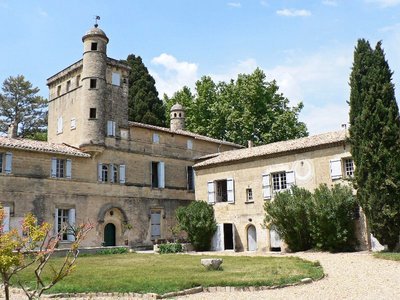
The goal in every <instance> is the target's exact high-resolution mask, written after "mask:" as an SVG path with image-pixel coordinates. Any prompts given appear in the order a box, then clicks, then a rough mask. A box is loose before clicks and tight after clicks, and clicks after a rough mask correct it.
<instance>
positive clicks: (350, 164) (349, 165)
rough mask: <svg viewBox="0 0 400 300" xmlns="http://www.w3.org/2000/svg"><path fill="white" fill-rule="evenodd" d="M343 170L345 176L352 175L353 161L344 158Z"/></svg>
mask: <svg viewBox="0 0 400 300" xmlns="http://www.w3.org/2000/svg"><path fill="white" fill-rule="evenodd" d="M344 171H345V174H346V177H353V176H354V162H353V159H351V158H346V159H345V160H344Z"/></svg>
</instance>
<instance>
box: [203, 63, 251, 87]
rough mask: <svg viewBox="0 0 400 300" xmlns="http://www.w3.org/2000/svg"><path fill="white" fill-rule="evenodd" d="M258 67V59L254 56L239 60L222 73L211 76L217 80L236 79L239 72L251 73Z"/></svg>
mask: <svg viewBox="0 0 400 300" xmlns="http://www.w3.org/2000/svg"><path fill="white" fill-rule="evenodd" d="M256 68H257V61H256V60H255V59H253V58H248V59H245V60H239V61H238V62H236V64H234V65H233V66H231V67H229V68H228V69H226V70H223V72H221V73H214V74H209V76H210V77H211V78H212V79H213V80H214V81H215V82H220V81H230V80H231V79H236V78H237V76H238V74H250V73H253V71H254V70H255V69H256Z"/></svg>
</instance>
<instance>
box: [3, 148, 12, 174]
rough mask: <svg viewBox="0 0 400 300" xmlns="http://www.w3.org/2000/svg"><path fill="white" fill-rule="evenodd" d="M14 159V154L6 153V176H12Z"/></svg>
mask: <svg viewBox="0 0 400 300" xmlns="http://www.w3.org/2000/svg"><path fill="white" fill-rule="evenodd" d="M12 158H13V154H12V153H11V152H7V153H6V165H5V168H4V171H5V172H6V174H11V169H12ZM0 167H1V166H0Z"/></svg>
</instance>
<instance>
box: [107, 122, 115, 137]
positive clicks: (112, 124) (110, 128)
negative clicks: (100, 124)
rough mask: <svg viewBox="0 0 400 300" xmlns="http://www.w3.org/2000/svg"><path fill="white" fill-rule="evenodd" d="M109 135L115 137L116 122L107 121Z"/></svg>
mask: <svg viewBox="0 0 400 300" xmlns="http://www.w3.org/2000/svg"><path fill="white" fill-rule="evenodd" d="M107 135H108V136H115V122H114V121H107Z"/></svg>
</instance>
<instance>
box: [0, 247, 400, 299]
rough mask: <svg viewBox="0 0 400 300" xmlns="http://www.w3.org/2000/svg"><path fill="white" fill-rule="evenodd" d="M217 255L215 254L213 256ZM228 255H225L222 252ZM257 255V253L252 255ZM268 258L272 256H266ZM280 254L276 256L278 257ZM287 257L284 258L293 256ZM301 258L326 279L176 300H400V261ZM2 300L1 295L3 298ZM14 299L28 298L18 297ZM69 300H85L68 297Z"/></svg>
mask: <svg viewBox="0 0 400 300" xmlns="http://www.w3.org/2000/svg"><path fill="white" fill-rule="evenodd" d="M213 254H214V255H215V254H216V253H215V252H214V253H213ZM219 255H224V253H218V256H219ZM227 255H249V253H235V254H233V253H231V254H229V253H227ZM252 255H256V254H252ZM265 255H268V254H265ZM274 255H276V254H274ZM289 255H292V254H285V255H282V256H289ZM293 255H295V256H299V257H301V258H304V259H307V260H311V261H315V260H318V261H320V263H321V264H322V266H323V268H324V272H325V274H326V277H325V278H324V279H322V280H320V281H317V282H313V283H311V284H306V285H299V286H294V287H286V288H282V289H276V290H267V291H256V292H212V293H209V292H203V293H199V294H194V295H188V296H182V297H176V298H174V299H194V300H196V299H212V300H217V299H223V300H231V299H232V300H235V299H237V300H244V299H251V300H256V299H285V300H286V299H296V300H300V299H324V300H325V299H327V300H329V299H334V300H340V299H363V300H366V299H374V300H377V299H400V262H395V261H388V260H382V259H376V258H374V257H373V256H372V255H371V254H370V253H368V252H357V253H339V254H330V253H320V252H307V253H296V254H293ZM0 297H1V295H0ZM12 299H24V297H22V295H21V294H19V295H16V294H14V295H13V297H12ZM67 299H68V300H72V299H79V300H83V299H84V298H82V297H81V298H67ZM88 299H96V300H108V299H138V298H134V297H130V296H127V297H105V296H102V297H95V298H93V297H90V298H88Z"/></svg>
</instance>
